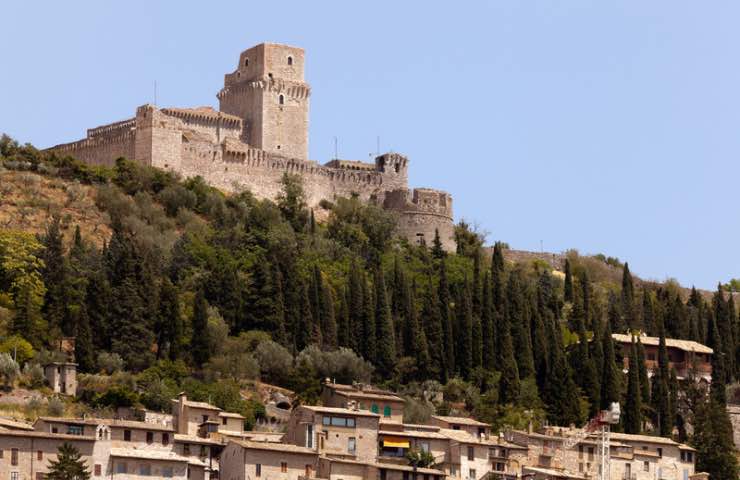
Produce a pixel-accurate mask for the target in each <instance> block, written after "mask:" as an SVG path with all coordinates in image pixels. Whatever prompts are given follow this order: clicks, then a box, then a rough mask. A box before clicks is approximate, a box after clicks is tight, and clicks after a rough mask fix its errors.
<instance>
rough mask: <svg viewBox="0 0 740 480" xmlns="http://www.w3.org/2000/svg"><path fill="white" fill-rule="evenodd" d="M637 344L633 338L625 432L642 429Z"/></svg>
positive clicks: (636, 431) (624, 418)
mask: <svg viewBox="0 0 740 480" xmlns="http://www.w3.org/2000/svg"><path fill="white" fill-rule="evenodd" d="M638 362H639V359H638V357H637V346H636V345H635V339H634V337H633V338H632V347H631V348H630V361H629V373H628V375H627V394H626V398H625V407H624V416H623V427H624V431H625V433H632V434H638V433H640V432H641V431H642V396H641V394H640V376H639V373H638V372H639V370H638V368H637V365H638Z"/></svg>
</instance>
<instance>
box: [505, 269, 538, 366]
mask: <svg viewBox="0 0 740 480" xmlns="http://www.w3.org/2000/svg"><path fill="white" fill-rule="evenodd" d="M523 288H524V287H523V286H522V284H521V273H520V272H519V271H518V270H515V271H513V272H511V275H509V281H508V283H507V286H506V300H507V301H506V307H507V308H506V316H507V323H508V326H509V328H510V329H511V337H512V340H513V342H514V352H515V356H516V363H517V367H518V373H519V376H520V378H527V377H531V376H534V359H533V357H532V338H531V335H530V333H531V327H530V325H529V315H528V311H527V305H526V298H525V294H524V291H523Z"/></svg>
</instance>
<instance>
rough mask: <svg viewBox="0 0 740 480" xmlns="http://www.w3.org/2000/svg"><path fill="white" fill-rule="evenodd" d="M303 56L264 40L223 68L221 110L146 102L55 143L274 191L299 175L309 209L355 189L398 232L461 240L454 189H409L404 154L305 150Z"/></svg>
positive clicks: (265, 193) (99, 159) (100, 160)
mask: <svg viewBox="0 0 740 480" xmlns="http://www.w3.org/2000/svg"><path fill="white" fill-rule="evenodd" d="M304 60H305V55H304V51H303V50H302V49H300V48H296V47H291V46H288V45H280V44H268V43H266V44H260V45H257V46H255V47H252V48H250V49H247V50H245V51H243V52H242V53H241V54H240V56H239V63H238V64H237V67H236V69H235V70H234V71H233V72H231V73H227V74H226V75H225V76H224V85H223V88H222V89H221V90H220V91H219V92H218V94H217V98H218V100H219V109H218V110H216V109H214V108H212V107H210V106H205V107H195V108H177V107H167V108H161V109H160V108H157V107H156V106H155V105H151V104H146V105H142V106H140V107H138V108H137V109H136V115H135V116H134V117H133V118H129V119H126V120H122V121H119V122H114V123H110V124H107V125H101V126H99V127H95V128H91V129H89V130H88V131H87V138H85V139H83V140H79V141H77V142H72V143H68V144H64V145H57V146H56V147H53V148H52V150H57V151H60V152H63V153H68V154H71V155H74V156H75V157H77V158H79V159H80V160H83V161H85V162H88V163H91V164H102V165H113V164H114V162H115V160H116V159H117V158H119V157H125V158H129V159H132V160H135V161H137V162H139V163H141V164H144V165H151V166H154V167H158V168H163V169H166V170H170V171H174V172H177V173H179V174H180V175H182V176H183V177H186V178H187V177H195V176H200V177H202V178H203V179H204V180H205V181H206V182H208V183H209V184H211V185H213V186H215V187H217V188H221V189H223V190H228V191H239V190H242V189H247V190H250V191H251V192H252V193H253V194H254V195H255V196H256V197H258V198H266V199H273V200H274V199H276V198H277V196H278V195H279V193H280V191H281V188H282V186H281V185H282V184H281V180H282V178H283V175H284V174H285V173H290V174H295V175H299V176H300V177H301V179H302V180H303V186H304V191H305V192H306V197H307V203H308V204H309V206H311V207H312V208H313V207H318V206H319V205H320V202H321V201H322V200H334V199H336V198H338V197H349V196H353V195H357V196H358V197H359V198H361V199H363V200H366V201H371V200H372V201H375V202H378V203H379V204H381V205H383V206H384V207H385V208H387V209H390V210H393V211H395V212H397V213H398V214H399V224H398V230H399V233H400V234H402V235H404V236H406V238H408V239H409V241H412V242H417V243H425V242H430V241H431V239H432V238H433V236H434V234H435V231H439V232H440V235H441V237H442V242H443V245H444V246H445V248H447V249H454V241H453V233H454V232H453V226H452V197H451V196H450V195H449V194H448V193H446V192H443V191H440V190H432V189H426V188H417V189H414V190H409V188H408V166H409V160H408V158H407V157H405V156H404V155H401V154H399V153H394V152H389V153H384V154H382V155H378V156H377V157H376V158H375V159H374V161H373V162H362V161H356V160H342V159H333V160H331V161H329V162H327V163H326V164H324V165H321V164H319V163H318V162H316V161H313V160H309V159H308V107H309V100H310V96H311V87H310V85H309V84H308V83H306V82H305V81H304V78H303V72H304Z"/></svg>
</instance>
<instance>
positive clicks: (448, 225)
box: [383, 188, 455, 251]
mask: <svg viewBox="0 0 740 480" xmlns="http://www.w3.org/2000/svg"><path fill="white" fill-rule="evenodd" d="M383 207H384V208H386V209H388V210H392V211H395V212H397V213H398V216H399V219H398V227H397V228H398V233H399V234H400V235H402V236H404V237H406V238H407V239H408V241H409V243H412V244H417V245H431V243H432V241H433V240H434V236H435V234H436V233H437V232H439V238H440V240H441V242H442V247H443V248H444V249H445V250H446V251H454V250H455V228H454V225H453V223H452V222H453V219H452V195H450V194H449V193H447V192H444V191H442V190H435V189H431V188H416V189H414V190H408V189H400V190H394V191H390V192H386V194H385V199H384V201H383Z"/></svg>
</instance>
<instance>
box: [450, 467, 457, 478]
mask: <svg viewBox="0 0 740 480" xmlns="http://www.w3.org/2000/svg"><path fill="white" fill-rule="evenodd" d="M450 476H451V477H457V466H456V465H450Z"/></svg>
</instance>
